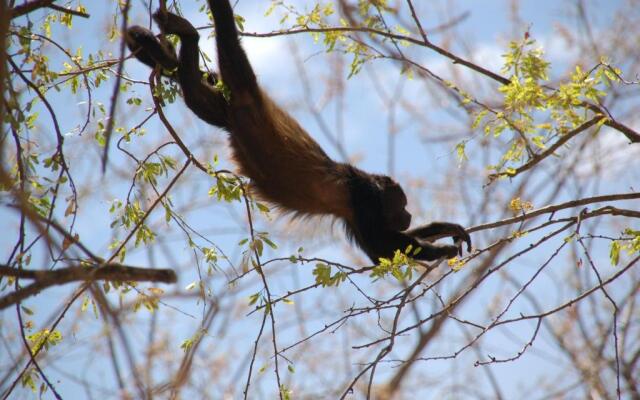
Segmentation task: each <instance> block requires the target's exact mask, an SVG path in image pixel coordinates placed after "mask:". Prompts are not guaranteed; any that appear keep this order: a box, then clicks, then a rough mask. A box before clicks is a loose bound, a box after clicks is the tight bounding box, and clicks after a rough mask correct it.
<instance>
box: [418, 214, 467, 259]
mask: <svg viewBox="0 0 640 400" xmlns="http://www.w3.org/2000/svg"><path fill="white" fill-rule="evenodd" d="M405 233H406V234H407V235H409V236H411V237H413V238H415V239H416V240H418V241H420V242H425V241H426V242H429V243H431V242H433V241H436V240H438V239H441V238H444V237H451V238H453V243H454V246H449V247H453V248H456V249H457V252H456V253H457V254H458V255H462V243H463V242H465V243H466V244H467V251H468V252H471V236H469V234H468V233H467V231H466V230H465V229H464V228H463V227H462V226H461V225H458V224H454V223H451V222H432V223H430V224H427V225H423V226H420V227H418V228H415V229H411V230H408V231H406V232H405ZM449 250H450V249H449ZM455 255H456V254H454V255H453V256H454V257H455Z"/></svg>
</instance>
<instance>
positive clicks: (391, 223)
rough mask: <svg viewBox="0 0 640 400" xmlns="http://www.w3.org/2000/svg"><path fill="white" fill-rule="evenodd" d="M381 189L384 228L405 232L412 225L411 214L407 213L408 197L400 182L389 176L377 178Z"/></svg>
mask: <svg viewBox="0 0 640 400" xmlns="http://www.w3.org/2000/svg"><path fill="white" fill-rule="evenodd" d="M375 178H376V181H377V182H376V183H377V185H378V187H379V188H380V204H381V208H382V210H381V213H382V216H383V218H384V226H385V227H386V228H387V229H389V230H392V231H404V230H407V229H408V228H409V225H410V224H411V214H409V212H408V211H407V209H406V207H407V196H406V195H405V194H404V190H402V187H401V186H400V185H399V184H398V182H396V181H394V180H393V179H391V178H389V177H388V176H384V175H378V176H376V177H375Z"/></svg>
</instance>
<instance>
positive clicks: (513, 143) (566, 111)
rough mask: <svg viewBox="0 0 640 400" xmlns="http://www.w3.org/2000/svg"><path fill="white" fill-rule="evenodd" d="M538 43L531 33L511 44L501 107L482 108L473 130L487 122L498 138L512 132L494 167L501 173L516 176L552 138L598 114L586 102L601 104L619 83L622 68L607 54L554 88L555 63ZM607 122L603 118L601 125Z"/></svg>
mask: <svg viewBox="0 0 640 400" xmlns="http://www.w3.org/2000/svg"><path fill="white" fill-rule="evenodd" d="M535 44H536V41H535V40H533V39H531V38H530V37H529V36H528V35H525V38H524V39H523V40H522V41H519V42H511V43H510V45H509V51H508V52H507V53H506V54H504V55H503V57H504V67H503V69H502V73H503V74H508V75H509V77H508V79H509V83H508V84H505V85H502V86H501V87H500V89H499V91H500V92H501V93H502V95H503V101H504V103H503V108H502V110H501V111H497V110H493V109H490V108H488V107H486V106H483V107H481V109H480V110H479V111H478V112H477V113H476V116H475V119H474V121H473V124H472V129H476V128H479V127H480V126H482V129H483V131H484V134H485V135H487V136H492V137H494V138H499V137H503V135H504V133H505V132H509V133H511V135H510V136H509V137H507V142H508V144H509V147H508V149H507V150H506V151H505V152H504V154H503V155H502V157H501V160H500V162H498V163H497V164H495V165H491V166H489V168H490V169H493V170H495V171H496V173H497V175H498V176H513V175H514V174H515V166H517V165H518V164H521V163H523V162H524V161H525V160H526V159H531V158H535V157H536V154H537V152H539V151H541V150H545V149H547V147H548V145H549V143H550V142H551V141H553V140H554V139H557V138H558V137H561V136H563V135H565V134H567V133H569V132H570V131H571V130H573V129H575V128H577V127H578V126H580V125H581V124H583V123H584V122H586V121H587V119H589V118H592V117H593V116H597V115H598V114H595V115H594V114H593V113H592V112H590V111H587V110H588V107H587V105H588V104H599V103H600V102H601V100H602V98H603V97H604V96H606V92H605V91H604V88H606V87H608V86H610V85H611V84H612V83H615V82H619V81H620V78H619V76H620V70H618V69H617V68H614V67H611V66H610V65H609V64H608V62H607V61H606V59H604V58H603V59H602V60H601V62H600V63H599V64H598V65H596V66H595V67H594V68H592V69H591V70H590V71H586V72H585V71H583V69H582V68H581V67H580V66H576V67H575V69H574V71H573V72H572V73H571V74H570V76H569V79H568V80H567V81H566V82H563V83H561V84H560V85H559V86H558V87H557V88H551V87H549V86H548V85H547V82H548V81H549V76H548V72H549V69H550V63H549V62H548V61H547V60H545V58H544V52H543V50H542V49H541V48H539V47H535ZM590 113H591V114H592V115H590ZM605 122H606V118H605V117H604V116H601V119H600V120H599V123H598V125H597V126H600V125H601V124H603V123H605Z"/></svg>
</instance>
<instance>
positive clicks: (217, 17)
mask: <svg viewBox="0 0 640 400" xmlns="http://www.w3.org/2000/svg"><path fill="white" fill-rule="evenodd" d="M209 8H210V9H211V12H212V14H213V20H214V23H215V29H216V42H217V47H218V63H219V64H220V74H221V75H222V81H223V82H224V84H225V85H226V86H227V87H228V88H229V90H230V91H231V101H235V102H236V104H242V103H245V102H250V101H255V100H257V99H259V98H260V97H259V96H258V94H259V93H260V88H259V87H258V81H257V79H256V75H255V73H254V72H253V69H252V68H251V64H250V63H249V59H248V58H247V55H246V53H245V52H244V50H243V49H242V46H241V45H240V38H239V37H238V30H237V28H236V22H235V18H234V17H233V9H232V8H231V4H229V0H209Z"/></svg>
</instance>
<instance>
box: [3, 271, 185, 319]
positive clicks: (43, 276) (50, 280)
mask: <svg viewBox="0 0 640 400" xmlns="http://www.w3.org/2000/svg"><path fill="white" fill-rule="evenodd" d="M0 276H13V277H18V278H21V279H33V280H35V282H34V283H32V284H30V285H28V286H25V287H24V288H21V289H18V290H16V291H14V292H12V293H10V294H8V295H6V296H4V297H1V298H0V310H2V309H5V308H7V307H9V306H11V305H12V304H16V303H17V302H19V301H22V300H24V299H26V298H27V297H30V296H33V295H35V294H37V293H39V292H40V291H41V290H43V289H46V288H48V287H50V286H55V285H64V284H65V283H69V282H74V281H85V282H86V281H89V282H91V281H99V280H109V281H120V282H126V281H130V282H131V281H133V282H164V283H175V282H176V280H177V277H176V273H175V272H174V271H173V270H171V269H148V268H138V267H129V266H126V265H119V264H109V265H105V266H103V267H98V268H92V267H69V268H62V269H57V270H51V271H49V270H40V271H34V270H24V269H18V268H12V267H9V266H8V265H0Z"/></svg>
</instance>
